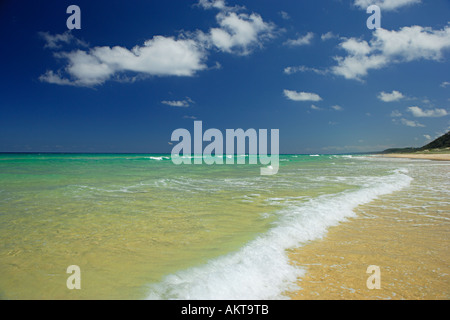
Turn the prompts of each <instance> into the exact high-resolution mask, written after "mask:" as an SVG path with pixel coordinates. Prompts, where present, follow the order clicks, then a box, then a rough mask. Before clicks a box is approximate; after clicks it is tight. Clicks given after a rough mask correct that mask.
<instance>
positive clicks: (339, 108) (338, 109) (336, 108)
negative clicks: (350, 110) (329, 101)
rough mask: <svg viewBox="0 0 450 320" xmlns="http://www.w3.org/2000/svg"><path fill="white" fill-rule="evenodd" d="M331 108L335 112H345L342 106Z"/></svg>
mask: <svg viewBox="0 0 450 320" xmlns="http://www.w3.org/2000/svg"><path fill="white" fill-rule="evenodd" d="M331 108H332V109H333V110H336V111H342V110H344V108H342V107H341V106H338V105H335V106H332V107H331Z"/></svg>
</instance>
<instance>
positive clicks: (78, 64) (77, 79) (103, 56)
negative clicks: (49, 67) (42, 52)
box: [40, 36, 206, 86]
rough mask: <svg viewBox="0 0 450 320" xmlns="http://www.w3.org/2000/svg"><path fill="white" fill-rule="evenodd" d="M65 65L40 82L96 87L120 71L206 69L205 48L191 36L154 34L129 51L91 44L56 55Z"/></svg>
mask: <svg viewBox="0 0 450 320" xmlns="http://www.w3.org/2000/svg"><path fill="white" fill-rule="evenodd" d="M56 56H57V57H59V58H63V59H66V60H67V61H68V65H67V67H66V68H65V70H64V71H65V72H66V73H67V75H68V77H67V78H63V77H62V76H61V72H58V73H54V72H53V71H47V73H46V74H44V75H43V76H41V77H40V79H41V81H46V82H50V83H57V84H72V85H78V86H95V85H99V84H102V83H104V82H105V81H106V80H109V79H110V78H111V77H113V75H115V74H118V73H121V72H127V71H131V72H136V73H142V74H145V75H151V76H193V75H195V73H196V72H197V71H200V70H203V69H205V68H206V65H205V64H204V63H203V61H204V60H205V58H206V53H205V51H204V50H203V49H202V48H201V47H199V45H198V44H197V43H196V42H195V41H194V40H191V39H174V38H172V37H169V38H168V37H163V36H155V37H153V38H152V39H150V40H147V41H146V42H145V43H144V45H143V46H136V47H134V48H133V49H132V50H129V49H127V48H124V47H120V46H115V47H112V48H111V47H94V48H92V49H91V50H89V51H83V50H77V51H72V52H69V53H67V52H63V53H59V54H56Z"/></svg>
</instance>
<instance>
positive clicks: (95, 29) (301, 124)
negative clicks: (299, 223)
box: [0, 0, 450, 154]
mask: <svg viewBox="0 0 450 320" xmlns="http://www.w3.org/2000/svg"><path fill="white" fill-rule="evenodd" d="M371 4H375V5H378V6H379V8H380V10H381V28H379V29H369V28H368V27H367V24H366V21H367V19H368V18H369V17H370V16H371V14H372V13H367V12H366V10H367V7H368V6H369V5H371ZM70 5H77V6H78V7H79V9H80V15H79V17H80V19H76V20H72V18H73V16H72V14H73V13H74V12H73V11H69V13H67V8H68V7H69V6H70ZM68 20H69V22H71V23H74V22H79V24H80V27H81V29H69V27H68V23H67V22H68ZM69 26H70V23H69ZM0 42H1V43H2V45H1V50H0V63H1V72H0V152H94V153H95V152H99V153H101V152H105V153H110V152H111V153H170V152H171V149H172V148H173V143H172V142H171V134H172V132H173V131H174V130H176V129H178V128H185V129H187V130H189V131H191V132H192V133H193V127H194V121H195V120H197V121H202V122H203V129H204V130H206V129H209V128H217V129H219V130H222V132H225V130H226V129H238V128H242V129H244V130H247V129H249V128H254V129H267V130H269V131H270V129H279V134H280V138H279V139H280V141H279V144H280V153H285V154H287V153H299V154H303V153H307V154H308V153H320V154H328V153H351V152H370V151H380V150H384V149H387V148H392V147H409V146H422V145H425V144H426V143H428V142H430V141H432V140H433V139H435V138H437V137H438V136H440V135H442V134H444V133H445V132H447V131H448V130H449V128H450V63H449V59H450V1H448V0H373V1H371V0H348V1H345V0H318V1H292V0H277V1H274V0H248V1H246V0H239V1H232V0H227V1H225V0H192V1H188V0H165V1H143V0H142V1H141V0H136V1H118V0H117V1H114V0H108V1H103V0H96V1H85V0H71V1H64V0H53V1H49V0H47V1H33V2H31V1H30V2H28V1H27V2H25V1H12V0H6V1H5V0H2V1H0Z"/></svg>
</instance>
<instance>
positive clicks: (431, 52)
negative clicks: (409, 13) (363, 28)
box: [331, 26, 450, 80]
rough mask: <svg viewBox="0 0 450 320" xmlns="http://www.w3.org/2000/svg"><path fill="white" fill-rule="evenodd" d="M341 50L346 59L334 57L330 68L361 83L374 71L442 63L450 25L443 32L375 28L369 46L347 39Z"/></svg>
mask: <svg viewBox="0 0 450 320" xmlns="http://www.w3.org/2000/svg"><path fill="white" fill-rule="evenodd" d="M340 47H341V48H342V49H344V50H345V51H346V52H347V55H346V56H345V57H335V60H336V61H337V65H336V66H334V67H332V68H331V71H332V72H333V73H334V74H336V75H341V76H343V77H345V78H347V79H356V80H361V78H362V77H364V76H366V75H367V74H368V71H369V70H371V69H374V70H376V69H381V68H384V67H386V66H387V65H389V64H394V63H401V62H410V61H414V60H420V59H425V60H435V61H440V60H442V56H443V51H444V50H446V49H449V48H450V26H447V27H445V28H444V29H442V30H433V29H431V28H427V27H421V26H412V27H403V28H401V29H400V30H399V31H389V30H385V29H381V28H380V29H376V30H375V31H374V33H373V38H372V40H371V41H370V43H368V42H367V41H364V40H359V39H355V38H350V39H345V40H344V41H343V42H341V44H340Z"/></svg>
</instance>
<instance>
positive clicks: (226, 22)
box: [202, 11, 275, 55]
mask: <svg viewBox="0 0 450 320" xmlns="http://www.w3.org/2000/svg"><path fill="white" fill-rule="evenodd" d="M216 19H217V22H218V24H219V26H220V28H212V29H211V30H210V31H209V34H207V35H203V36H202V38H203V39H204V40H206V42H207V43H210V44H212V45H213V46H215V47H216V48H217V49H219V50H220V51H223V52H228V53H236V54H240V55H248V54H250V53H251V52H252V50H253V49H254V48H257V47H261V46H262V44H263V42H264V41H265V40H267V39H270V38H272V37H274V29H275V26H274V25H273V24H272V23H267V22H265V21H264V20H263V19H262V18H261V16H260V15H259V14H256V13H252V14H246V13H236V12H229V11H223V12H220V13H218V14H217V16H216Z"/></svg>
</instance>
